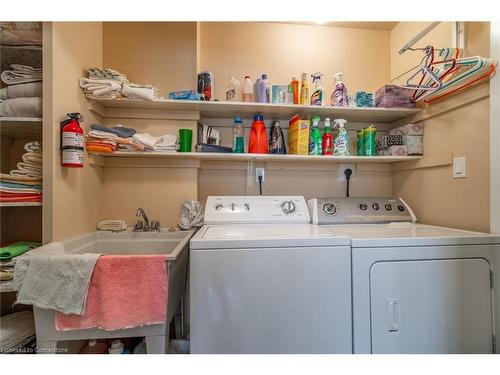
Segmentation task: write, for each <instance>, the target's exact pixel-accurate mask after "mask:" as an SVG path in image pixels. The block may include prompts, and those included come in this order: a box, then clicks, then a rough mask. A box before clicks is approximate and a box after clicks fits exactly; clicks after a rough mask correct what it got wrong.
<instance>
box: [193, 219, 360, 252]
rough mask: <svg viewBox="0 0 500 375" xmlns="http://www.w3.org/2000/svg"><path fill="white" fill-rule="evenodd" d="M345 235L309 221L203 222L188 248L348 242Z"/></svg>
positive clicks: (320, 244)
mask: <svg viewBox="0 0 500 375" xmlns="http://www.w3.org/2000/svg"><path fill="white" fill-rule="evenodd" d="M349 245H350V240H349V238H348V237H346V236H337V235H332V233H331V232H330V231H329V230H327V229H326V228H323V227H321V226H318V225H312V224H272V225H269V224H233V225H204V226H203V227H202V228H201V229H200V230H199V231H198V233H196V235H195V236H194V237H193V238H192V239H191V243H190V248H191V249H216V248H219V249H225V248H263V247H299V246H349Z"/></svg>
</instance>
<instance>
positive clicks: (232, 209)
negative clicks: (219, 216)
mask: <svg viewBox="0 0 500 375" xmlns="http://www.w3.org/2000/svg"><path fill="white" fill-rule="evenodd" d="M235 207H236V204H235V203H231V211H234V208H235Z"/></svg>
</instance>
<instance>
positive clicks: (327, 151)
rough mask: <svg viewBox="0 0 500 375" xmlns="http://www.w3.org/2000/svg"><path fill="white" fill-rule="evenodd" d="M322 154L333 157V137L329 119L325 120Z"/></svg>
mask: <svg viewBox="0 0 500 375" xmlns="http://www.w3.org/2000/svg"><path fill="white" fill-rule="evenodd" d="M322 152H323V155H333V135H332V132H331V130H330V117H327V118H325V129H324V133H323V144H322Z"/></svg>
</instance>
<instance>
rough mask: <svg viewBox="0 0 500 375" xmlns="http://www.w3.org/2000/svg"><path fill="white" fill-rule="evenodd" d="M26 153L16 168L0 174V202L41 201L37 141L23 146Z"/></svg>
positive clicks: (40, 169)
mask: <svg viewBox="0 0 500 375" xmlns="http://www.w3.org/2000/svg"><path fill="white" fill-rule="evenodd" d="M24 149H25V151H26V153H25V154H24V155H23V156H22V162H19V163H17V169H14V170H11V171H10V173H8V174H6V173H1V174H0V202H5V203H7V202H9V203H12V202H41V201H42V152H41V146H40V144H39V143H38V142H30V143H27V144H26V145H25V146H24Z"/></svg>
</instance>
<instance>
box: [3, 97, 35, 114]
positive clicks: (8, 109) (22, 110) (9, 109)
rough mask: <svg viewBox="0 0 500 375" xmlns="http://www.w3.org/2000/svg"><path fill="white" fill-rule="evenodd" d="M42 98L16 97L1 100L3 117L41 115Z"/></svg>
mask: <svg viewBox="0 0 500 375" xmlns="http://www.w3.org/2000/svg"><path fill="white" fill-rule="evenodd" d="M42 107H43V105H42V98H41V97H34V98H14V99H7V100H4V101H0V116H2V117H41V116H42Z"/></svg>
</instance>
